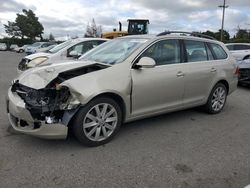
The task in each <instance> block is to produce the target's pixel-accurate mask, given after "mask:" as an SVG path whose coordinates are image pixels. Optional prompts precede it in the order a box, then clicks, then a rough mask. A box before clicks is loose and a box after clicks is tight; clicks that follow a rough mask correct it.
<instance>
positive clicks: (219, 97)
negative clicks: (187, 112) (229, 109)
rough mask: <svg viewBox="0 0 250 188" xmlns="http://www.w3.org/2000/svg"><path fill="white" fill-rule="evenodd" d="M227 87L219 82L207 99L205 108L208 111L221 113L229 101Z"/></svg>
mask: <svg viewBox="0 0 250 188" xmlns="http://www.w3.org/2000/svg"><path fill="white" fill-rule="evenodd" d="M227 93H228V91H227V88H226V86H225V85H224V84H222V83H217V84H216V85H215V86H214V87H213V89H212V91H211V93H210V95H209V97H208V100H207V103H206V104H205V106H204V108H205V110H206V112H207V113H209V114H218V113H220V112H221V111H222V110H223V108H224V106H225V104H226V101H227Z"/></svg>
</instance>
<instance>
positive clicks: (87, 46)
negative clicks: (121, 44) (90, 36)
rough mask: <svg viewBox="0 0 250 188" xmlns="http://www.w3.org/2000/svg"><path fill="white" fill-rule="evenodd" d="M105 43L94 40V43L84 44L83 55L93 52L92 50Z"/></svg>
mask: <svg viewBox="0 0 250 188" xmlns="http://www.w3.org/2000/svg"><path fill="white" fill-rule="evenodd" d="M103 42H105V41H97V40H93V41H87V42H84V45H83V49H82V54H84V53H86V52H87V51H89V50H91V49H92V48H95V47H96V46H98V45H99V44H101V43H103Z"/></svg>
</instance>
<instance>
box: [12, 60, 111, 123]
mask: <svg viewBox="0 0 250 188" xmlns="http://www.w3.org/2000/svg"><path fill="white" fill-rule="evenodd" d="M107 67H109V66H105V65H102V64H92V65H89V66H84V67H78V68H74V69H70V70H66V71H63V72H61V73H59V74H58V75H57V77H55V78H54V79H53V80H51V81H50V82H49V83H48V84H47V86H46V87H45V88H41V89H34V88H31V87H28V86H26V85H23V84H21V83H19V80H16V81H14V83H13V84H12V87H11V91H12V92H14V93H16V94H17V95H18V96H19V97H20V98H21V99H22V100H23V101H24V102H25V108H26V109H27V110H29V112H30V113H31V115H32V117H33V118H34V119H35V120H42V121H46V122H47V123H50V122H51V123H52V122H53V123H54V122H59V121H60V120H61V119H62V117H63V114H64V112H65V111H67V110H71V109H73V108H75V107H76V106H77V104H75V103H74V105H72V104H70V102H72V100H73V99H72V95H71V93H70V90H69V88H68V87H66V86H61V85H60V84H61V83H62V82H64V81H66V80H69V79H71V78H74V77H77V76H81V75H84V74H87V73H90V72H94V71H97V70H101V69H104V68H107ZM72 106H73V107H72Z"/></svg>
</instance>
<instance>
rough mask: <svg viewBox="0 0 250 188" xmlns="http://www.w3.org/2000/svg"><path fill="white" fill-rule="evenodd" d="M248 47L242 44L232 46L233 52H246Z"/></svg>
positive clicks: (249, 47)
mask: <svg viewBox="0 0 250 188" xmlns="http://www.w3.org/2000/svg"><path fill="white" fill-rule="evenodd" d="M248 49H250V46H248V45H244V44H236V45H234V50H248Z"/></svg>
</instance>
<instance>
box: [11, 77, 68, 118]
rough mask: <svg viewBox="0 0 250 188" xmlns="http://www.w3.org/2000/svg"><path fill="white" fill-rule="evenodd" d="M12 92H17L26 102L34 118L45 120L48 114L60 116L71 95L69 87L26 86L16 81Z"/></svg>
mask: <svg viewBox="0 0 250 188" xmlns="http://www.w3.org/2000/svg"><path fill="white" fill-rule="evenodd" d="M11 91H12V92H16V93H17V94H18V95H19V96H20V97H21V98H22V99H23V100H24V102H25V105H26V106H25V107H26V108H27V110H29V111H30V113H31V115H32V116H33V118H34V119H37V120H44V119H45V117H46V116H52V115H53V116H58V115H60V114H61V113H60V110H62V109H64V108H65V106H63V104H65V103H66V102H67V100H68V98H69V96H70V92H69V89H68V88H67V87H60V88H56V87H54V88H44V89H38V90H36V89H33V88H30V87H27V86H24V85H22V84H20V83H18V81H16V82H15V83H14V84H13V85H12V87H11Z"/></svg>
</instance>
